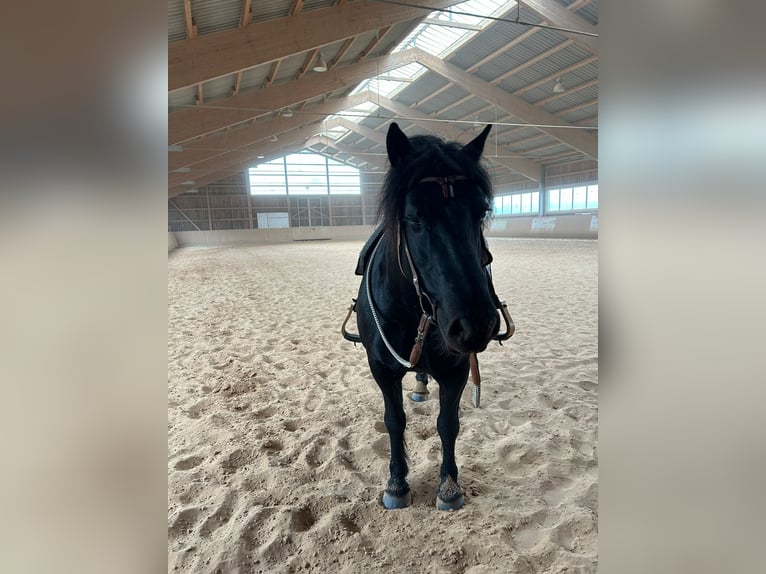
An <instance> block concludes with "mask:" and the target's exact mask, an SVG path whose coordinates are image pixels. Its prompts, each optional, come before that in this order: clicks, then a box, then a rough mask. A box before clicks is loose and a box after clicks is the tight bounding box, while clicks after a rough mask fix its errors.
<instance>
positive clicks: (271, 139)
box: [269, 136, 279, 142]
mask: <svg viewBox="0 0 766 574" xmlns="http://www.w3.org/2000/svg"><path fill="white" fill-rule="evenodd" d="M269 141H270V142H276V141H279V139H277V136H271V137H270V138H269Z"/></svg>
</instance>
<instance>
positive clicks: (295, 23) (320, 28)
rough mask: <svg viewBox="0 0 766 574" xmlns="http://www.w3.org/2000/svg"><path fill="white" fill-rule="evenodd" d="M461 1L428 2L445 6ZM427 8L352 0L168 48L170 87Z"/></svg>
mask: <svg viewBox="0 0 766 574" xmlns="http://www.w3.org/2000/svg"><path fill="white" fill-rule="evenodd" d="M456 3H457V0H426V1H425V6H427V7H429V8H433V9H437V8H446V7H449V6H451V5H453V4H456ZM424 17H425V14H424V12H423V10H421V9H418V8H409V7H403V6H395V5H391V4H382V3H375V2H350V3H346V4H343V5H339V6H331V7H328V8H321V9H318V10H312V11H311V12H307V13H300V14H296V15H295V16H287V17H285V18H277V19H274V20H268V21H264V22H256V23H251V24H250V25H249V26H247V27H244V28H237V29H234V30H224V31H222V32H216V33H212V34H205V35H204V36H202V37H199V38H195V39H194V40H193V41H192V40H188V39H187V40H181V41H178V42H171V43H170V44H169V46H168V91H171V92H172V91H174V90H179V89H181V88H185V87H188V86H193V85H195V84H198V83H199V82H205V81H208V80H212V79H215V78H220V77H222V76H227V75H230V74H234V73H235V72H238V71H239V70H245V69H248V68H252V67H253V66H258V65H260V64H267V63H269V62H273V61H275V60H280V59H282V58H286V57H288V56H292V55H294V54H300V53H301V52H305V51H307V50H312V49H314V48H321V47H323V46H327V45H329V44H333V43H335V42H338V41H340V40H344V39H346V38H349V37H351V36H358V35H359V34H364V33H366V32H370V31H373V30H378V29H380V28H385V27H387V26H392V25H394V24H397V23H399V22H403V21H407V20H413V19H418V20H419V19H422V18H424Z"/></svg>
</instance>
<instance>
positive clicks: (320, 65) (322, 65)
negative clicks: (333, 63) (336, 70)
mask: <svg viewBox="0 0 766 574" xmlns="http://www.w3.org/2000/svg"><path fill="white" fill-rule="evenodd" d="M314 71H315V72H326V71H327V62H325V61H324V58H323V57H322V52H319V56H317V63H316V64H314Z"/></svg>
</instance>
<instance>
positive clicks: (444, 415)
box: [436, 361, 468, 510]
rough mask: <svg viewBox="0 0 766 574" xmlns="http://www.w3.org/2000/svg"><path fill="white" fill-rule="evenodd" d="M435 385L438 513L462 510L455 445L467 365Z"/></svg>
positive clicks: (461, 492)
mask: <svg viewBox="0 0 766 574" xmlns="http://www.w3.org/2000/svg"><path fill="white" fill-rule="evenodd" d="M464 367H465V368H463V366H461V367H458V368H456V369H455V371H454V372H452V373H450V374H449V375H448V376H447V377H442V378H440V379H438V381H439V418H437V419H436V428H437V429H438V430H439V436H440V437H441V440H442V466H441V470H440V472H439V487H438V488H437V489H436V507H437V508H438V509H439V510H454V509H458V508H460V507H462V506H463V504H464V502H465V499H464V497H463V491H462V489H461V488H460V486H459V484H458V480H457V474H458V472H457V463H456V462H455V441H456V440H457V435H458V433H459V432H460V419H459V415H458V411H459V408H460V397H461V396H462V394H463V389H464V388H465V384H466V381H467V379H468V361H466V362H465V365H464Z"/></svg>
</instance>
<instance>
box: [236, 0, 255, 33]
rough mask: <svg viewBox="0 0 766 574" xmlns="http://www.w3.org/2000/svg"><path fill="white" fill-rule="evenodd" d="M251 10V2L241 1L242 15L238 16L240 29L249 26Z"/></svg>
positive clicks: (248, 0)
mask: <svg viewBox="0 0 766 574" xmlns="http://www.w3.org/2000/svg"><path fill="white" fill-rule="evenodd" d="M251 9H252V8H251V0H242V14H240V16H239V27H240V28H246V27H247V26H249V25H250V21H251V20H252V18H253V13H252V11H251Z"/></svg>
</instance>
